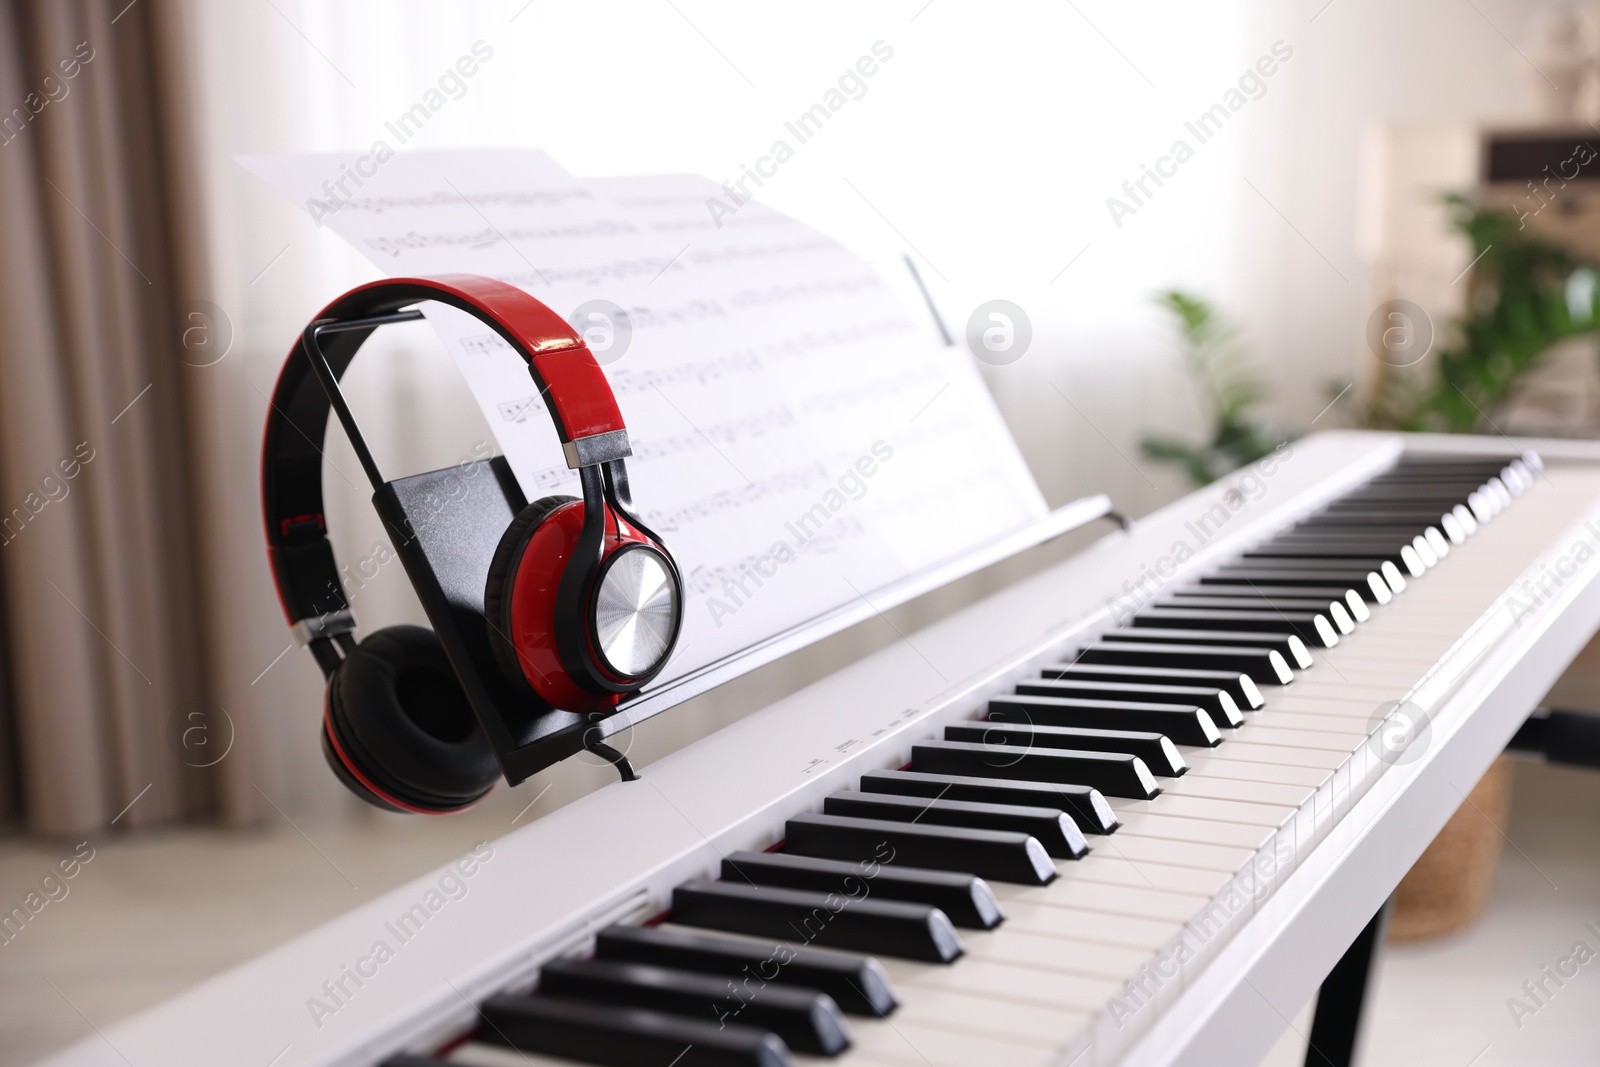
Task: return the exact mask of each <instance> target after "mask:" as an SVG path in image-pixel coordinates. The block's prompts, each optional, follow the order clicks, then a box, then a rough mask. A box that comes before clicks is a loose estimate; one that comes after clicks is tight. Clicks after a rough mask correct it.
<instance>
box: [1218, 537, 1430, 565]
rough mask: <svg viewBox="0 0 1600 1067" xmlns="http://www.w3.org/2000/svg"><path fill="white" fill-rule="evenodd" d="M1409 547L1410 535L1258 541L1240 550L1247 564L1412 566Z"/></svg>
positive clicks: (1243, 562) (1241, 559)
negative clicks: (1377, 539) (1376, 539)
mask: <svg viewBox="0 0 1600 1067" xmlns="http://www.w3.org/2000/svg"><path fill="white" fill-rule="evenodd" d="M1406 550H1411V551H1415V550H1414V549H1412V547H1411V538H1409V537H1406V538H1398V537H1397V538H1395V539H1394V540H1393V541H1385V542H1378V543H1372V542H1368V541H1360V542H1356V543H1350V542H1343V543H1341V542H1328V541H1291V542H1286V543H1284V544H1266V545H1258V546H1256V547H1255V548H1252V549H1250V550H1249V551H1247V552H1241V553H1240V554H1239V562H1240V563H1241V564H1243V565H1244V566H1249V567H1253V566H1255V565H1256V564H1257V563H1261V564H1264V565H1268V566H1271V565H1276V564H1284V563H1286V564H1289V565H1291V566H1292V565H1294V564H1298V563H1307V562H1311V561H1318V562H1326V563H1337V564H1339V565H1340V566H1344V567H1366V568H1368V569H1369V570H1370V569H1375V568H1377V567H1380V566H1382V565H1383V563H1384V562H1385V561H1388V562H1390V563H1394V564H1398V565H1400V566H1407V567H1408V566H1410V562H1409V561H1408V560H1407V558H1406Z"/></svg>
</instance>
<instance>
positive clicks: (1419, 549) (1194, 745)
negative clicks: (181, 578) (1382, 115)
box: [46, 432, 1600, 1067]
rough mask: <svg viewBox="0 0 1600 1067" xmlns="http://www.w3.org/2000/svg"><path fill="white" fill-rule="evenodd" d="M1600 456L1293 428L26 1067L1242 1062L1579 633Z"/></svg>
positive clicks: (1423, 839)
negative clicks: (924, 623)
mask: <svg viewBox="0 0 1600 1067" xmlns="http://www.w3.org/2000/svg"><path fill="white" fill-rule="evenodd" d="M1597 524H1600V447H1596V446H1593V445H1588V444H1584V443H1579V442H1561V441H1537V442H1533V441H1521V440H1517V441H1514V440H1510V439H1506V438H1495V437H1475V438H1447V437H1432V436H1421V435H1399V434H1383V433H1361V432H1332V433H1324V434H1318V435H1315V436H1313V437H1310V438H1306V439H1303V440H1301V441H1298V442H1295V443H1294V444H1293V445H1292V446H1291V447H1286V448H1284V449H1280V451H1279V452H1278V453H1276V454H1274V455H1273V456H1271V457H1268V458H1267V459H1266V460H1263V461H1261V462H1260V463H1258V464H1255V465H1253V466H1252V467H1250V468H1248V469H1245V470H1242V471H1239V472H1236V473H1235V474H1234V475H1231V476H1229V477H1227V478H1224V479H1223V480H1222V481H1220V482H1218V483H1216V484H1214V485H1212V486H1209V487H1207V488H1205V489H1203V490H1200V491H1198V492H1196V493H1193V494H1191V495H1189V496H1187V497H1185V498H1183V499H1181V500H1179V501H1177V502H1175V503H1173V504H1171V505H1169V506H1167V507H1165V508H1163V509H1161V510H1160V511H1158V512H1156V513H1154V514H1152V515H1150V516H1147V517H1145V518H1143V519H1141V520H1139V521H1138V522H1137V523H1135V524H1133V526H1132V528H1131V529H1129V530H1126V531H1111V532H1108V533H1107V534H1106V535H1105V536H1104V537H1102V538H1101V539H1100V540H1098V541H1096V542H1095V543H1094V544H1092V545H1090V546H1089V547H1088V548H1086V549H1084V550H1083V551H1081V552H1079V553H1077V554H1075V555H1073V556H1072V557H1070V558H1068V559H1066V560H1064V561H1062V562H1059V563H1056V564H1054V565H1051V566H1048V567H1045V568H1042V569H1041V570H1039V571H1038V572H1037V573H1035V574H1033V575H1031V576H1030V577H1028V578H1026V579H1025V580H1022V581H1019V582H1017V583H1016V584H1014V585H1012V586H1010V587H1008V588H1006V589H1003V590H1001V591H999V592H997V593H995V594H993V595H990V596H988V597H986V598H984V599H982V600H980V601H978V602H977V603H975V604H973V605H971V606H969V607H967V608H965V609H963V610H960V611H958V612H955V613H953V614H951V615H949V616H948V617H946V618H944V619H942V620H941V621H939V622H937V623H935V624H933V625H931V626H928V627H926V628H924V629H922V630H919V631H916V632H913V633H909V634H906V635H905V636H904V639H903V640H899V641H896V642H895V643H893V644H891V645H890V646H888V647H886V648H884V649H882V650H881V651H879V652H876V653H874V654H872V655H869V656H866V657H864V658H862V659H860V660H859V661H857V662H855V663H853V664H852V665H850V666H848V667H846V668H844V669H842V670H839V671H838V672H836V673H834V674H832V675H829V676H828V677H826V678H823V679H822V680H820V681H818V682H816V683H814V684H812V685H810V686H808V687H807V688H805V689H803V690H801V691H799V692H797V693H795V694H793V695H792V696H790V697H788V698H786V699H784V700H781V701H779V702H777V703H775V704H773V705H771V706H769V707H766V708H763V709H761V710H759V711H756V712H754V713H752V714H750V715H749V716H747V717H746V718H744V719H742V720H740V721H739V722H737V723H735V724H733V725H731V726H728V727H726V728H724V729H721V730H719V731H717V732H715V733H713V734H711V735H709V736H707V737H705V738H702V739H701V740H699V741H697V742H695V743H693V744H691V745H689V746H687V747H686V748H684V749H682V750H680V751H678V752H676V753H674V754H672V755H670V756H668V757H665V758H663V759H660V760H658V761H656V762H655V763H653V764H650V765H647V766H644V767H642V768H640V772H641V774H640V777H639V779H638V780H635V781H626V782H624V781H619V782H615V783H612V784H611V785H609V786H607V787H605V788H603V789H600V790H598V791H597V792H595V793H592V794H590V795H588V796H586V797H583V798H582V799H580V800H578V801H576V802H574V803H572V804H570V805H568V806H566V807H564V808H562V809H560V810H558V811H555V812H553V813H551V814H549V815H547V816H545V817H543V818H541V819H539V820H538V821H536V822H534V823H532V824H531V825H528V826H526V827H523V828H521V829H518V830H516V831H515V832H513V833H511V834H509V835H507V836H505V837H502V838H500V839H498V840H495V841H492V842H484V843H482V844H481V845H479V846H477V847H475V848H473V849H472V850H471V851H470V852H465V853H463V855H462V856H461V857H460V858H459V859H458V860H456V861H455V862H454V863H452V864H450V865H448V866H446V867H443V868H440V869H439V870H436V871H433V872H431V873H429V874H427V875H425V876H423V877H421V878H418V879H416V880H415V881H413V882H410V883H408V884H407V885H405V886H402V887H400V888H398V889H396V890H394V891H393V892H391V893H388V894H385V895H384V896H382V897H380V898H379V899H376V900H374V901H371V902H369V903H367V904H365V905H362V906H361V907H358V908H356V909H355V910H353V911H351V912H349V913H347V914H346V915H344V916H342V917H340V918H338V919H336V920H334V921H332V922H330V923H327V924H325V925H323V926H321V927H319V928H317V929H314V930H310V931H308V932H306V933H305V934H303V935H302V936H300V937H298V938H296V939H295V940H293V941H291V942H289V943H287V944H285V945H283V946H281V947H279V948H277V949H275V950H273V951H272V952H269V953H267V954H266V955H264V956H261V957H259V958H257V959H255V960H252V961H250V962H248V963H246V964H244V965H242V966H239V967H237V968H234V969H233V970H230V971H228V972H226V973H224V974H221V975H219V976H217V977H215V978H213V979H211V980H209V981H207V982H204V983H202V984H201V985H199V986H197V987H195V988H194V989H192V990H190V991H189V992H187V993H185V994H183V995H181V996H179V997H177V998H175V999H174V1000H172V1001H169V1002H167V1003H166V1004H163V1005H160V1006H158V1007H156V1008H154V1009H152V1010H150V1011H147V1012H145V1013H143V1014H140V1015H138V1016H135V1017H133V1018H131V1019H128V1020H126V1021H124V1022H122V1023H120V1024H117V1025H115V1026H111V1027H107V1028H106V1029H105V1030H104V1032H97V1034H96V1035H94V1036H91V1037H89V1038H87V1039H85V1040H84V1041H83V1042H81V1043H80V1044H78V1045H75V1046H73V1047H71V1048H68V1049H66V1050H64V1051H63V1052H61V1053H60V1054H58V1055H56V1056H55V1057H53V1058H51V1059H50V1060H48V1061H46V1062H47V1063H49V1064H50V1065H51V1067H125V1065H127V1064H133V1065H136V1067H146V1065H149V1067H202V1065H204V1067H212V1065H214V1064H217V1063H222V1062H226V1063H236V1064H238V1063H242V1064H259V1065H261V1067H267V1065H268V1064H271V1065H272V1067H443V1065H445V1064H480V1065H493V1064H504V1065H524V1067H548V1065H552V1064H571V1063H607V1064H641V1065H644V1064H649V1065H655V1067H672V1065H681V1067H689V1065H692V1064H730V1065H731V1064H740V1065H770V1067H781V1065H784V1064H803V1063H805V1064H809V1063H833V1064H838V1065H840V1067H892V1065H905V1067H916V1065H932V1067H958V1065H960V1067H966V1065H974V1067H977V1065H993V1064H1007V1065H1021V1067H1028V1065H1047V1064H1059V1065H1064V1067H1065V1065H1078V1067H1093V1065H1100V1067H1106V1065H1111V1064H1129V1065H1135V1064H1137V1065H1144V1064H1150V1065H1157V1064H1196V1065H1199V1064H1219V1063H1229V1064H1250V1063H1255V1062H1258V1061H1259V1059H1260V1057H1261V1056H1262V1055H1264V1054H1265V1052H1266V1051H1267V1049H1268V1048H1269V1047H1270V1046H1271V1045H1272V1043H1273V1042H1274V1041H1275V1040H1276V1038H1277V1036H1278V1035H1279V1034H1280V1033H1281V1032H1282V1031H1283V1030H1284V1028H1285V1027H1286V1026H1287V1025H1288V1019H1290V1018H1291V1017H1292V1016H1293V1014H1294V1012H1295V1011H1297V1010H1298V1009H1299V1008H1300V1007H1301V1005H1303V1004H1304V1003H1306V1001H1307V1000H1309V999H1310V998H1311V997H1312V996H1313V995H1314V994H1315V993H1316V991H1317V988H1318V986H1319V984H1320V983H1321V982H1322V980H1323V978H1324V977H1325V976H1326V975H1327V974H1328V973H1329V971H1330V969H1331V968H1333V967H1334V966H1335V964H1336V963H1337V962H1338V961H1339V959H1340V957H1341V955H1342V954H1343V953H1344V952H1345V951H1346V949H1347V948H1348V947H1349V946H1350V945H1351V944H1352V942H1353V941H1354V940H1355V939H1356V938H1357V936H1358V935H1359V934H1360V933H1361V932H1362V930H1363V928H1364V927H1366V925H1367V924H1368V922H1369V920H1371V919H1372V918H1373V916H1374V915H1375V914H1376V913H1377V912H1378V910H1379V909H1380V908H1381V907H1382V906H1383V903H1384V901H1385V900H1386V899H1387V897H1388V895H1389V894H1390V893H1391V892H1392V890H1393V889H1394V886H1395V885H1396V884H1397V883H1398V882H1399V880H1400V878H1401V877H1402V876H1403V875H1404V874H1405V872H1406V870H1407V869H1408V868H1409V867H1410V865H1411V864H1412V863H1413V862H1414V861H1415V859H1416V858H1417V856H1418V855H1420V854H1421V852H1422V850H1423V849H1424V848H1425V847H1426V846H1427V844H1428V843H1429V841H1430V840H1431V839H1432V838H1433V836H1434V834H1436V833H1437V832H1438V830H1439V829H1440V827H1441V826H1443V824H1444V822H1445V820H1446V819H1448V818H1449V817H1450V815H1451V814H1452V813H1453V812H1454V811H1455V810H1456V808H1457V807H1459V806H1460V805H1461V804H1462V802H1463V800H1464V798H1465V796H1466V793H1467V792H1468V791H1469V790H1470V789H1471V788H1472V786H1473V784H1474V783H1475V782H1476V781H1477V779H1478V778H1479V776H1481V774H1482V773H1483V772H1484V770H1485V769H1486V768H1487V767H1488V766H1489V764H1490V763H1491V762H1492V761H1493V760H1494V758H1495V757H1496V756H1497V755H1498V754H1499V753H1500V752H1501V751H1502V750H1503V749H1504V748H1505V745H1506V743H1507V741H1508V740H1509V739H1510V738H1511V737H1512V735H1513V734H1514V733H1515V732H1516V730H1517V729H1518V727H1519V726H1520V725H1521V724H1522V722H1523V720H1524V719H1525V718H1526V716H1527V714H1528V712H1529V711H1530V710H1531V709H1532V708H1533V707H1534V706H1535V704H1536V702H1537V701H1538V700H1539V699H1540V698H1541V697H1542V696H1543V694H1544V692H1545V691H1546V690H1547V689H1548V687H1549V686H1550V684H1551V683H1552V682H1553V681H1554V680H1555V679H1556V678H1557V677H1558V676H1559V675H1560V673H1561V672H1562V670H1563V669H1564V668H1565V667H1566V666H1567V664H1569V663H1570V662H1571V661H1572V659H1573V658H1574V657H1575V656H1576V654H1577V653H1578V651H1579V650H1580V649H1581V648H1582V647H1583V645H1584V644H1585V643H1586V642H1587V641H1588V639H1589V637H1590V636H1591V635H1592V634H1593V633H1594V631H1595V629H1596V627H1597V624H1600V584H1597V583H1596V582H1595V576H1596V574H1597V573H1600V565H1597V560H1596V557H1597V555H1600V525H1597Z"/></svg>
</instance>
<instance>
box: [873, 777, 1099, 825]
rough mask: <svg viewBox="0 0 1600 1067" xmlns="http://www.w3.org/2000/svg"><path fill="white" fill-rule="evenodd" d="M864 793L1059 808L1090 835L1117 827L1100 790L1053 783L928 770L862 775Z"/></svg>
mask: <svg viewBox="0 0 1600 1067" xmlns="http://www.w3.org/2000/svg"><path fill="white" fill-rule="evenodd" d="M859 788H860V789H861V791H862V792H863V793H893V794H895V795H897V796H904V797H929V798H932V797H942V798H944V799H945V800H976V801H979V802H980V803H985V804H1027V805H1033V806H1034V807H1040V808H1050V807H1057V808H1060V809H1061V810H1062V811H1065V812H1066V813H1067V814H1068V815H1070V816H1072V819H1073V821H1074V822H1076V823H1077V824H1078V829H1080V830H1082V831H1083V832H1084V833H1086V834H1109V833H1111V832H1112V831H1114V830H1116V828H1117V825H1118V824H1117V815H1116V812H1114V811H1112V810H1111V805H1110V804H1107V803H1106V798H1105V796H1104V794H1102V793H1101V792H1100V790H1098V789H1091V788H1089V787H1088V786H1083V785H1056V784H1053V783H1051V782H1006V781H998V780H996V779H994V778H972V777H967V776H964V775H959V774H928V773H926V772H924V771H868V772H867V773H866V774H863V775H862V776H861V783H860V787H859Z"/></svg>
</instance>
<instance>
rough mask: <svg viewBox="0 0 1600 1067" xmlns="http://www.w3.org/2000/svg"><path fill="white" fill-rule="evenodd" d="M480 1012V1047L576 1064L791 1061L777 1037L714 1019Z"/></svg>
mask: <svg viewBox="0 0 1600 1067" xmlns="http://www.w3.org/2000/svg"><path fill="white" fill-rule="evenodd" d="M480 1011H481V1015H482V1018H483V1026H481V1027H480V1028H479V1030H478V1034H477V1039H478V1040H479V1041H484V1042H488V1043H490V1044H499V1045H505V1046H507V1047H508V1048H514V1049H518V1050H520V1051H523V1052H532V1053H537V1054H543V1055H547V1056H563V1057H566V1058H567V1059H572V1060H577V1061H579V1062H581V1063H600V1064H615V1065H618V1067H634V1065H637V1064H651V1063H673V1062H676V1063H677V1065H678V1067H690V1065H692V1064H704V1065H705V1067H787V1065H788V1064H790V1063H792V1062H793V1060H792V1059H791V1057H790V1056H789V1049H788V1048H787V1047H786V1046H785V1045H784V1043H783V1041H782V1039H781V1038H779V1037H778V1035H776V1034H774V1033H771V1032H770V1031H765V1030H758V1029H756V1028H755V1027H753V1026H737V1025H735V1026H727V1027H723V1026H719V1025H718V1024H717V1022H716V1021H715V1020H702V1019H686V1018H683V1017H681V1016H677V1015H667V1014H665V1013H662V1012H655V1011H645V1010H642V1009H639V1008H618V1007H611V1006H607V1005H597V1004H586V1003H584V1002H582V1001H576V1000H563V999H559V998H556V997H528V996H506V995H501V996H496V997H490V998H489V1000H487V1001H486V1002H485V1003H484V1005H483V1007H482V1008H481V1009H480ZM680 1057H681V1058H680Z"/></svg>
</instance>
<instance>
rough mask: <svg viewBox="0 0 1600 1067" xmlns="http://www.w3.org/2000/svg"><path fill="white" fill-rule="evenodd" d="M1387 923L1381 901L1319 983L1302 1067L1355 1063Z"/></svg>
mask: <svg viewBox="0 0 1600 1067" xmlns="http://www.w3.org/2000/svg"><path fill="white" fill-rule="evenodd" d="M1388 920H1389V902H1388V901H1385V902H1384V905H1383V907H1381V908H1379V909H1378V914H1376V915H1374V916H1373V917H1372V921H1371V922H1369V923H1367V925H1366V927H1365V928H1364V929H1363V930H1362V931H1361V933H1359V934H1357V935H1356V939H1355V941H1354V942H1352V943H1351V945H1350V947H1349V948H1347V949H1345V951H1344V956H1343V957H1342V958H1340V960H1339V962H1338V963H1336V964H1334V965H1333V970H1331V971H1329V972H1328V977H1326V978H1324V979H1323V980H1322V989H1321V990H1320V991H1319V992H1318V993H1317V1010H1316V1014H1315V1015H1314V1016H1313V1017H1312V1020H1311V1039H1310V1041H1309V1046H1310V1047H1308V1048H1307V1049H1306V1067H1353V1065H1354V1063H1355V1062H1356V1046H1357V1044H1358V1042H1359V1041H1360V1038H1361V1009H1362V1008H1363V1007H1364V1006H1365V1004H1366V999H1367V989H1368V988H1369V987H1370V986H1371V984H1372V975H1373V972H1374V970H1376V968H1375V967H1374V966H1373V962H1374V960H1375V959H1376V957H1377V954H1378V946H1379V945H1380V944H1382V942H1383V931H1384V927H1385V926H1387V925H1388Z"/></svg>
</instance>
